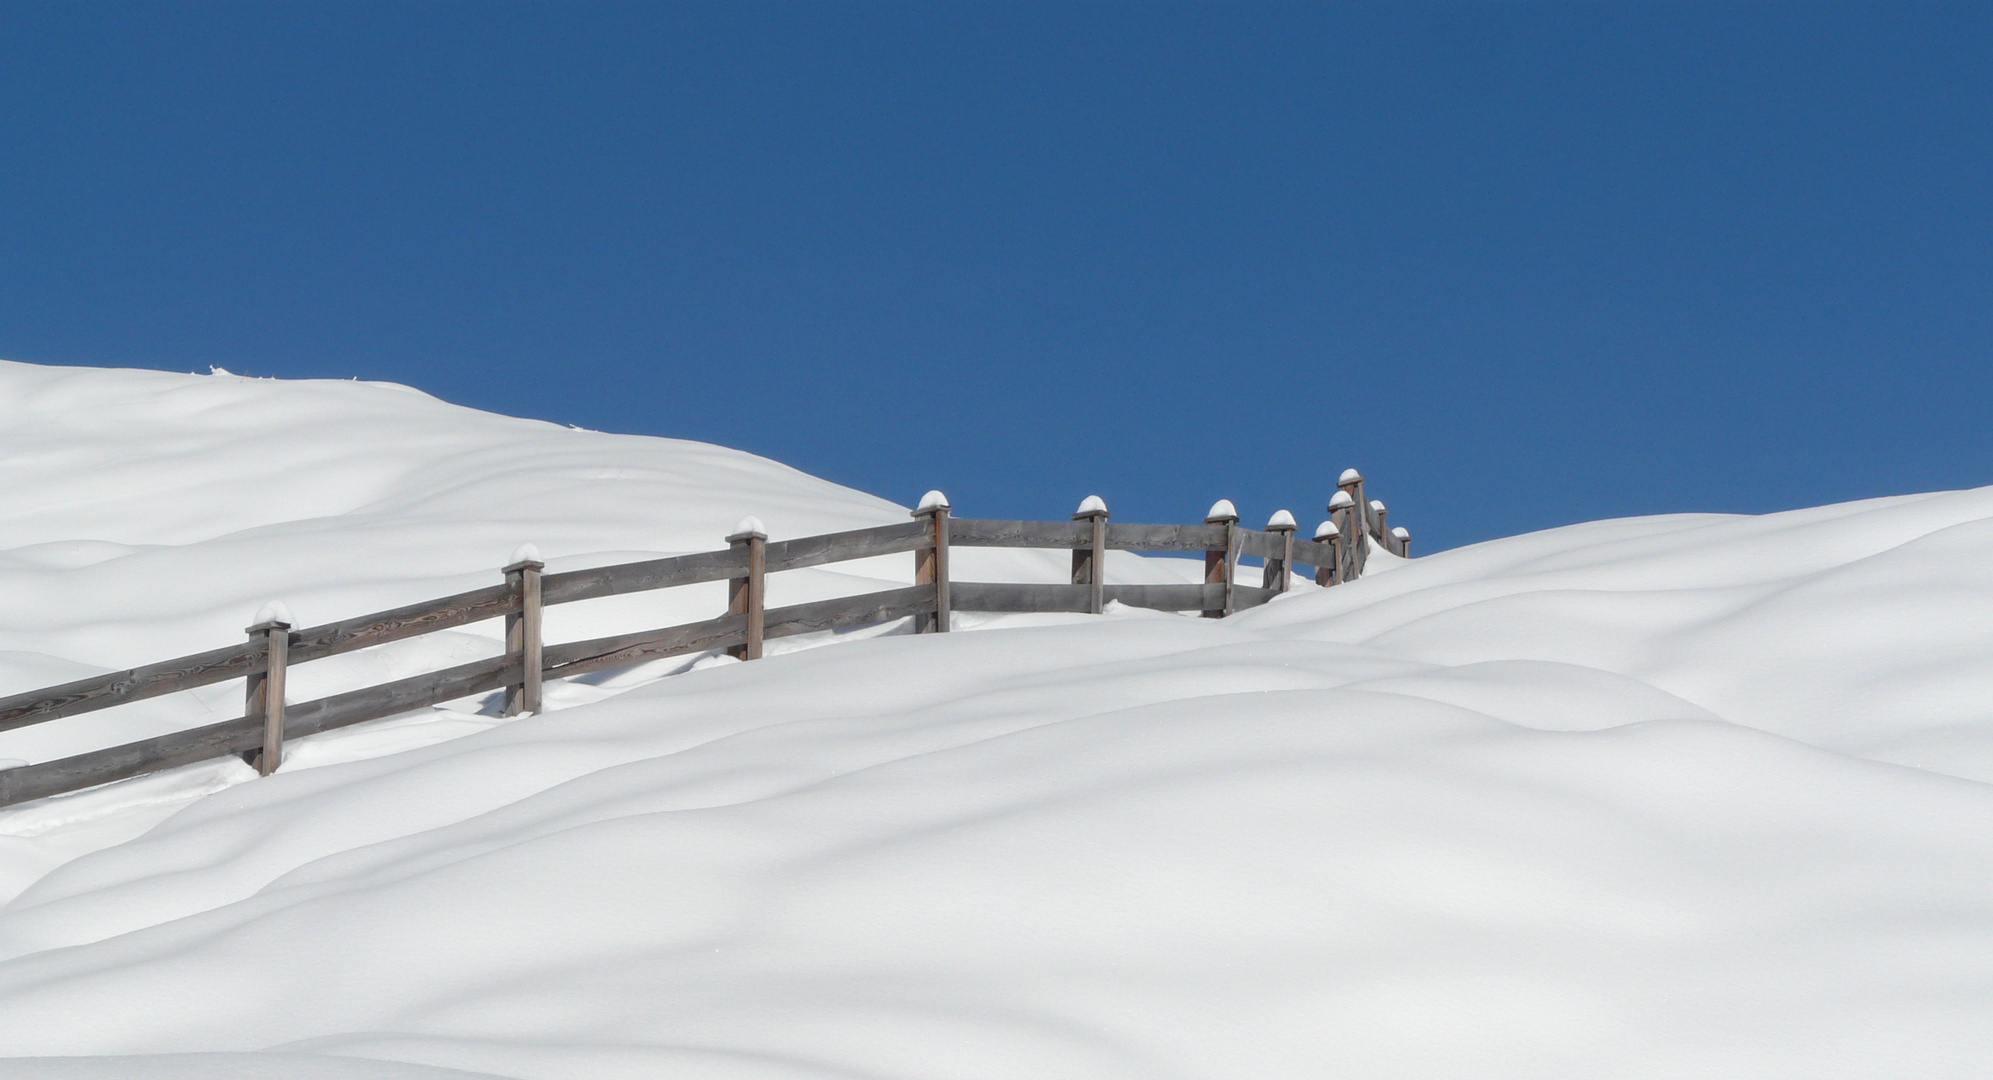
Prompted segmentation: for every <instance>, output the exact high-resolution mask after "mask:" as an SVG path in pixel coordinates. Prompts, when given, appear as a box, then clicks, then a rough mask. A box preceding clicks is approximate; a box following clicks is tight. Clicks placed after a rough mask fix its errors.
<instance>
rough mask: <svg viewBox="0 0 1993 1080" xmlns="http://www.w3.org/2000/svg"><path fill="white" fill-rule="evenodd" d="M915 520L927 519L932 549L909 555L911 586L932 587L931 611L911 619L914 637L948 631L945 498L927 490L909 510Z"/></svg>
mask: <svg viewBox="0 0 1993 1080" xmlns="http://www.w3.org/2000/svg"><path fill="white" fill-rule="evenodd" d="M913 516H914V517H915V518H916V519H919V518H926V519H927V530H928V538H929V539H930V540H932V541H933V546H931V547H924V548H922V549H920V550H919V551H916V552H914V553H913V583H914V584H915V585H932V586H934V611H933V613H932V614H929V613H926V612H923V613H921V614H919V615H915V616H914V617H913V632H914V633H916V634H945V633H947V632H948V621H949V609H950V605H949V602H948V496H946V495H943V494H942V493H941V492H939V491H930V492H928V493H927V494H925V495H922V496H921V497H920V505H919V506H916V507H915V508H914V511H913Z"/></svg>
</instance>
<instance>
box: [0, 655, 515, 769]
mask: <svg viewBox="0 0 1993 1080" xmlns="http://www.w3.org/2000/svg"><path fill="white" fill-rule="evenodd" d="M517 671H518V662H517V660H515V659H514V658H512V657H507V656H498V657H493V658H492V659H489V660H479V661H477V662H475V663H471V664H463V665H460V666H458V667H454V668H450V669H447V670H444V671H433V672H429V673H427V674H423V675H417V676H414V677H412V678H407V679H401V680H398V681H396V682H391V683H386V684H383V685H380V686H370V687H367V688H366V689H364V690H355V691H352V692H350V693H345V694H335V695H333V696H332V697H327V698H320V699H318V700H316V701H308V702H305V703H303V704H299V705H290V706H288V707H286V709H285V715H284V734H285V736H286V737H288V738H300V737H303V736H305V735H314V734H317V733H318V732H321V731H330V730H331V729H333V728H337V727H345V726H347V725H350V724H357V723H361V722H363V721H366V720H378V719H380V718H382V717H386V716H393V715H395V714H396V713H403V712H408V711H410V710H412V709H420V708H424V707H426V706H429V705H438V704H441V703H443V702H445V701H451V700H454V699H456V698H460V697H467V696H469V695H471V694H477V693H483V692H486V691H490V690H496V689H498V688H499V687H501V686H504V685H505V684H506V683H507V682H510V681H512V680H513V679H514V678H515V677H516V675H517ZM263 732H264V725H263V720H262V718H260V717H253V716H242V717H238V718H236V719H234V720H225V721H223V722H221V723H219V724H209V725H207V726H205V727H199V728H193V729H190V730H187V731H176V732H173V733H172V734H169V735H161V736H158V737H156V738H151V739H141V740H139V741H137V742H131V743H125V744H124V745H122V746H113V747H110V748H108V749H105V750H92V751H90V752H89V753H85V754H77V755H75V756H73V757H66V758H61V759H59V760H56V761H46V762H42V763H41V764H39V765H29V766H25V767H23V768H19V769H7V770H4V771H0V806H10V805H13V804H15V803H20V802H27V801H29V800H31V799H40V798H46V797H47V796H50V795H60V794H62V793H64V792H69V791H79V790H81V789H83V788H87V787H95V786H97V785H98V784H108V783H110V782H112V781H114V780H124V779H128V778H130V777H134V776H143V775H145V774H146V773H152V772H158V771H160V770H162V769H172V768H178V767H179V766H181V765H191V764H193V763H195V762H198V761H207V760H210V759H212V758H219V757H226V756H228V755H230V754H251V753H256V752H257V751H258V750H259V749H260V747H261V745H262V742H263Z"/></svg>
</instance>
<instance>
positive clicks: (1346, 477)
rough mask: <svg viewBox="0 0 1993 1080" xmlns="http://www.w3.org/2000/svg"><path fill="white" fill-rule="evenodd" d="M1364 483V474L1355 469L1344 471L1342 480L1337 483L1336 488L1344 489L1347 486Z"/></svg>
mask: <svg viewBox="0 0 1993 1080" xmlns="http://www.w3.org/2000/svg"><path fill="white" fill-rule="evenodd" d="M1362 482H1363V474H1362V473H1360V472H1357V471H1356V470H1355V469H1344V470H1343V474H1342V479H1340V480H1337V481H1336V486H1337V487H1342V486H1343V485H1345V484H1361V483H1362Z"/></svg>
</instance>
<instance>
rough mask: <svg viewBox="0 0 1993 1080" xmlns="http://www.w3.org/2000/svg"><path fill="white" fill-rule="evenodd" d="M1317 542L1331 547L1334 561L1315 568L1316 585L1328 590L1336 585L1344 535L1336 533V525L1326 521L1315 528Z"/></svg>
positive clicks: (1331, 557)
mask: <svg viewBox="0 0 1993 1080" xmlns="http://www.w3.org/2000/svg"><path fill="white" fill-rule="evenodd" d="M1315 542H1316V543H1317V544H1327V545H1329V558H1330V559H1332V560H1334V561H1332V562H1330V563H1329V565H1327V566H1317V567H1316V568H1315V584H1317V585H1320V586H1322V587H1323V588H1328V587H1329V586H1331V585H1334V584H1335V583H1336V569H1337V567H1338V565H1339V564H1340V563H1341V562H1342V547H1341V542H1342V534H1341V533H1339V532H1337V531H1336V523H1335V522H1333V521H1324V522H1322V523H1321V524H1320V525H1317V526H1315Z"/></svg>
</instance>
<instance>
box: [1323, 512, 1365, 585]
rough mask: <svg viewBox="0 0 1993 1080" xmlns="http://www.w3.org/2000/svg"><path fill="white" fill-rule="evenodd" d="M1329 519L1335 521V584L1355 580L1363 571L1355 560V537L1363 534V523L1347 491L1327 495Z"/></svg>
mask: <svg viewBox="0 0 1993 1080" xmlns="http://www.w3.org/2000/svg"><path fill="white" fill-rule="evenodd" d="M1329 520H1330V521H1333V522H1335V523H1336V584H1338V585H1340V584H1342V583H1344V582H1347V581H1355V580H1356V578H1357V575H1359V574H1361V573H1362V572H1363V570H1362V567H1361V566H1359V565H1358V564H1357V561H1356V557H1357V537H1359V536H1361V535H1363V531H1362V530H1363V524H1362V522H1361V521H1360V520H1359V519H1358V518H1357V516H1356V502H1355V500H1353V499H1351V498H1350V495H1349V492H1347V491H1338V492H1336V493H1335V494H1334V495H1331V496H1330V497H1329Z"/></svg>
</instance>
